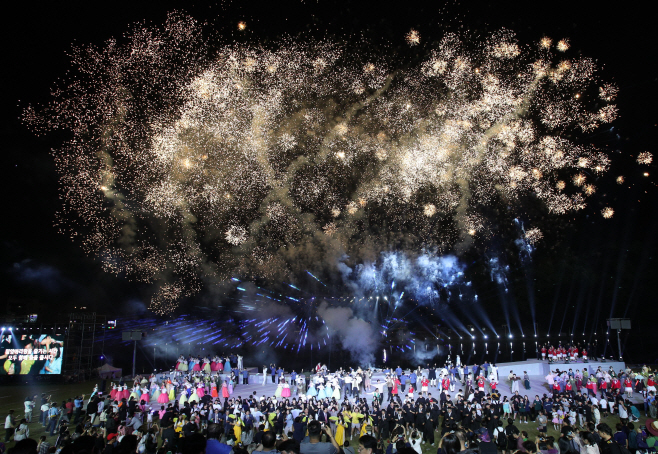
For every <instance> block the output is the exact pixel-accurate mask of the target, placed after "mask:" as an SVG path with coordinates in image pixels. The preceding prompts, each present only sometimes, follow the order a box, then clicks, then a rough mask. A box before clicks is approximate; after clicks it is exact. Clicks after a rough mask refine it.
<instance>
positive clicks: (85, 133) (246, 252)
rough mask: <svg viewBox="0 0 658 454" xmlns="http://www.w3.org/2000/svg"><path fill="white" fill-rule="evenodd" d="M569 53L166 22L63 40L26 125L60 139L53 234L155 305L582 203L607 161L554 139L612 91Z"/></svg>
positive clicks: (593, 120) (533, 238)
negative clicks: (48, 92) (266, 37)
mask: <svg viewBox="0 0 658 454" xmlns="http://www.w3.org/2000/svg"><path fill="white" fill-rule="evenodd" d="M407 40H408V42H409V44H410V45H415V44H418V43H419V42H420V35H419V34H418V32H416V31H412V32H410V34H409V35H408V36H407ZM569 46H570V44H569V42H568V41H567V40H559V41H557V43H553V40H551V39H550V38H547V37H545V38H543V39H541V41H540V42H539V43H538V44H537V45H535V46H522V45H520V44H519V43H518V42H517V40H516V38H515V36H514V34H513V33H512V32H510V31H509V30H501V31H498V32H496V33H493V34H491V35H490V36H489V37H488V38H486V39H485V40H483V41H482V40H480V41H477V42H473V40H469V39H465V38H464V37H462V36H460V35H456V34H446V35H445V36H444V38H443V39H442V40H441V41H440V42H439V44H438V45H436V46H435V47H434V48H433V49H430V50H429V51H428V52H427V54H426V55H425V58H424V59H423V61H422V62H421V63H420V64H419V65H418V66H416V67H412V68H407V69H399V68H396V67H395V58H394V57H391V58H386V56H382V55H368V54H363V53H360V54H359V53H355V52H353V51H352V50H351V49H350V48H348V47H347V46H346V45H339V44H336V43H332V42H327V41H323V42H308V43H301V42H292V41H290V40H282V41H281V42H280V43H279V44H278V47H276V49H275V50H271V49H266V48H265V47H260V46H257V45H239V44H235V45H231V46H226V47H223V48H221V49H219V51H218V52H209V45H208V44H207V42H206V40H205V38H204V36H203V33H202V27H201V26H200V25H199V24H197V23H196V22H195V21H194V20H193V19H191V18H189V17H185V16H180V15H175V14H173V15H171V16H170V17H169V19H168V21H167V23H166V24H165V25H164V27H163V28H162V29H161V30H159V29H157V28H143V27H142V28H139V27H137V28H136V29H135V30H134V31H133V32H132V34H131V35H130V36H129V37H128V43H127V44H118V43H117V42H116V41H114V40H111V41H109V42H108V43H107V45H106V46H105V47H104V48H102V49H96V48H93V47H79V48H76V49H74V52H73V54H72V59H73V63H74V65H75V66H76V67H77V70H78V74H77V76H75V77H72V78H71V79H70V80H69V81H68V82H66V83H64V84H62V85H61V86H60V87H58V89H57V90H55V91H54V97H55V98H54V100H53V102H52V103H51V104H50V105H49V106H46V107H45V108H44V109H42V110H40V111H37V110H36V109H33V108H31V107H30V108H27V109H26V110H25V115H24V117H25V121H26V122H28V123H29V124H30V125H31V126H32V127H33V128H34V130H35V131H38V132H40V131H42V130H45V129H68V130H70V131H71V132H72V139H71V140H69V141H68V142H66V143H65V144H64V145H63V146H62V147H61V148H60V149H59V150H56V151H55V152H54V155H55V159H56V163H57V166H58V171H59V173H60V176H61V187H62V193H63V196H64V197H63V198H64V209H63V210H62V212H61V213H60V226H61V228H62V230H63V231H68V232H69V233H70V235H71V236H72V237H74V238H79V239H81V241H82V244H83V246H84V248H85V250H86V251H88V252H89V253H91V254H95V255H96V256H98V257H99V258H100V259H101V260H102V261H103V264H104V266H105V269H106V270H108V271H110V272H114V273H117V274H122V275H127V276H129V277H130V278H133V279H136V280H139V281H144V282H149V283H155V284H156V285H157V287H158V290H157V291H156V293H155V295H154V297H153V299H152V301H151V309H152V310H154V311H155V312H157V313H161V314H162V313H167V312H169V311H171V310H173V309H174V308H175V307H176V306H177V304H178V303H179V302H180V301H181V299H183V298H185V297H187V296H190V295H193V294H195V293H197V292H198V291H199V290H200V289H201V288H202V287H203V286H204V285H205V284H207V283H208V282H210V281H213V280H215V281H224V280H227V279H229V278H230V277H231V276H232V275H238V276H249V279H251V278H253V277H258V278H265V279H268V280H270V281H271V282H274V281H278V282H281V281H284V280H285V281H292V282H296V280H295V276H299V275H301V274H303V273H304V272H306V273H308V274H309V275H311V276H312V277H313V278H314V279H316V280H317V281H318V282H319V283H321V284H322V285H323V286H325V284H324V283H323V281H321V280H320V278H318V277H316V276H315V275H313V274H311V273H310V272H308V271H307V269H309V268H310V269H313V270H318V264H321V265H320V266H322V269H320V270H318V273H320V272H323V273H325V274H324V275H323V274H320V275H321V276H326V275H331V274H333V275H339V274H340V271H339V263H340V261H341V258H342V257H344V256H349V257H350V260H351V261H352V263H353V264H354V265H356V264H364V263H367V262H368V261H372V260H373V257H377V256H378V254H379V253H380V252H382V251H389V250H396V249H397V248H399V247H400V246H399V238H401V237H404V238H405V246H404V250H405V252H407V253H409V254H410V255H414V254H416V253H417V251H419V250H430V251H439V252H441V253H444V252H449V251H457V252H459V251H462V250H464V249H465V248H468V247H470V245H471V244H472V243H473V242H475V241H486V240H487V239H488V238H489V237H490V236H491V235H492V234H493V233H495V232H492V231H491V229H492V228H493V227H492V225H493V224H495V223H492V222H491V220H490V219H488V216H489V215H488V214H486V213H487V211H488V210H487V209H485V208H486V207H491V206H494V205H496V204H499V203H504V204H505V206H507V207H508V209H509V211H510V215H511V216H512V217H516V216H518V215H519V213H524V212H525V208H524V207H523V204H522V202H521V200H522V199H523V198H524V197H525V196H533V197H535V198H537V199H539V200H541V201H542V202H543V203H544V204H545V206H546V208H547V210H548V211H550V212H552V213H555V214H564V213H567V212H572V211H576V210H581V209H583V208H585V207H586V206H587V198H588V197H591V196H593V195H594V194H595V193H596V187H595V186H594V185H593V184H592V183H591V181H590V180H592V178H588V177H587V175H588V174H590V175H591V174H596V175H600V174H603V173H605V172H606V171H607V170H608V167H609V158H608V156H607V155H606V153H605V152H602V151H600V150H597V149H596V148H595V147H594V146H588V145H583V144H580V143H579V144H576V143H574V142H573V141H572V140H571V139H570V137H571V135H574V134H576V135H577V134H578V133H582V132H589V131H592V130H594V129H595V128H597V127H598V126H600V125H602V124H605V123H609V122H611V121H613V120H614V118H615V117H616V112H617V110H616V107H615V105H614V104H612V103H613V102H614V99H615V96H616V95H617V88H616V87H615V86H613V85H611V84H608V83H599V81H598V79H597V73H596V71H597V68H596V65H595V64H594V62H593V61H592V60H591V59H588V58H585V57H578V56H574V55H571V54H570V53H569ZM208 55H214V56H215V57H213V58H212V59H211V58H209V57H208ZM651 159H652V156H651V155H650V154H648V153H643V154H641V155H640V156H638V163H640V164H648V163H650V162H651ZM622 181H623V180H622ZM613 213H614V211H613V209H612V208H609V207H608V208H606V209H605V210H603V211H602V215H603V216H604V217H611V216H612V215H613ZM541 238H542V232H541V231H540V230H539V229H538V228H536V227H534V226H532V225H530V226H529V227H528V228H527V230H526V240H527V242H529V243H530V244H533V243H535V242H538V241H540V240H541ZM375 260H376V259H375ZM329 272H331V273H329ZM323 280H325V279H324V277H323ZM325 282H327V281H326V280H325ZM288 285H290V286H292V287H293V288H296V287H294V286H293V284H288ZM268 298H269V297H268ZM284 299H289V300H292V301H295V302H297V301H298V300H297V299H295V298H294V297H286V298H284ZM306 334H307V332H306ZM306 334H304V342H306ZM301 335H302V334H301V332H300V336H301Z"/></svg>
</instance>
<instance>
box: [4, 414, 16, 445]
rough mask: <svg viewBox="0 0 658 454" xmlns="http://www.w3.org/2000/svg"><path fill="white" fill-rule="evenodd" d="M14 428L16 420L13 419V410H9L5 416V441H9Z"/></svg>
mask: <svg viewBox="0 0 658 454" xmlns="http://www.w3.org/2000/svg"><path fill="white" fill-rule="evenodd" d="M15 428H16V421H15V419H14V410H9V412H8V413H7V417H6V418H5V443H7V442H9V440H10V439H11V437H12V436H13V435H14V430H15Z"/></svg>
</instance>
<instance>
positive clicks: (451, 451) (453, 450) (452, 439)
mask: <svg viewBox="0 0 658 454" xmlns="http://www.w3.org/2000/svg"><path fill="white" fill-rule="evenodd" d="M461 446H462V443H461V441H460V440H459V437H457V435H456V434H454V433H447V434H446V435H445V436H444V437H443V440H442V442H441V448H442V450H443V452H444V453H445V454H457V453H458V452H460V451H461V450H462V448H461ZM398 452H400V451H399V450H398Z"/></svg>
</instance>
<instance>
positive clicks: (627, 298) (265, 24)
mask: <svg viewBox="0 0 658 454" xmlns="http://www.w3.org/2000/svg"><path fill="white" fill-rule="evenodd" d="M60 3H61V2H43V4H42V5H38V4H37V5H35V4H34V3H29V2H18V3H16V4H14V5H13V6H12V14H11V15H5V23H4V24H3V27H1V30H0V33H2V36H3V39H2V42H3V43H4V46H3V52H2V53H3V67H4V68H5V69H4V71H3V85H2V86H3V90H2V92H1V93H0V99H1V103H2V109H1V110H0V112H1V115H2V121H1V122H0V137H1V138H2V146H3V153H2V157H1V159H0V163H1V164H0V165H1V172H2V189H3V190H2V195H3V201H4V210H3V214H4V216H3V218H4V219H3V221H4V222H3V226H4V228H3V232H4V233H3V235H2V239H1V240H2V242H1V244H0V280H1V282H2V287H3V298H2V302H3V304H5V305H6V308H5V310H4V311H3V313H7V312H13V313H16V314H21V313H28V312H40V313H46V312H48V311H49V312H51V313H54V312H60V311H63V312H66V311H69V310H72V309H73V308H74V307H76V306H89V307H96V308H98V310H99V311H100V310H102V309H101V308H103V307H112V308H113V310H114V311H118V310H121V309H120V308H121V307H123V305H124V304H126V302H127V301H130V300H136V299H137V300H138V299H143V298H144V295H145V294H147V293H148V292H147V291H146V289H145V288H144V287H142V286H140V285H137V284H134V283H130V282H127V281H125V280H123V279H120V278H116V277H114V276H110V275H107V274H104V273H103V272H102V271H101V269H100V266H99V264H98V263H96V262H95V261H93V260H91V259H90V258H88V257H86V256H85V255H84V253H83V252H82V251H81V249H80V248H79V247H78V245H76V244H74V243H72V242H71V240H69V239H68V238H67V237H65V236H64V235H60V234H58V232H57V229H56V228H55V227H54V222H55V212H56V211H57V209H58V208H59V206H60V203H59V200H58V183H57V175H56V172H55V168H54V164H53V160H52V157H51V156H50V155H49V150H50V149H51V148H53V147H56V146H57V145H58V144H59V143H60V141H61V139H62V136H58V134H50V135H47V136H45V137H41V138H37V137H34V136H33V135H32V134H31V133H30V132H29V131H28V130H27V128H25V127H24V126H22V125H21V123H20V121H19V119H18V118H19V115H20V112H21V107H24V106H25V105H27V104H28V103H32V104H38V103H42V102H45V101H47V100H48V96H49V90H50V88H51V87H52V85H53V83H54V81H56V80H57V79H58V78H60V77H63V76H64V75H65V73H66V71H67V69H68V67H69V59H68V57H67V56H66V52H67V51H68V50H69V49H70V46H71V44H72V43H79V44H83V43H95V44H98V45H102V43H103V42H104V41H105V40H107V39H109V38H111V37H120V36H121V34H122V33H124V32H125V31H127V30H128V28H129V25H130V24H131V23H133V22H138V21H146V22H147V23H154V24H159V23H162V22H163V21H164V20H165V18H166V14H167V12H168V11H171V10H173V9H180V10H182V11H185V12H187V13H189V14H191V15H192V16H194V17H195V18H197V19H199V20H200V21H209V22H211V23H214V24H215V26H216V28H217V30H218V32H219V33H225V37H226V40H227V41H228V42H230V41H231V39H232V37H231V34H233V33H235V25H236V24H237V22H238V21H240V20H244V21H246V22H247V24H248V31H249V33H250V34H251V36H253V37H254V38H255V39H259V40H273V39H275V38H277V37H278V36H281V35H284V34H290V35H293V36H294V35H297V34H298V33H301V32H306V33H309V34H311V35H313V36H316V37H322V36H324V35H325V34H326V35H332V34H333V35H336V36H338V37H350V36H351V37H354V36H360V35H364V36H365V37H367V38H369V39H371V40H372V41H375V42H377V41H390V42H392V43H396V45H404V42H403V36H404V35H405V34H406V33H407V32H408V31H409V29H411V28H415V29H417V30H418V31H419V32H420V33H421V36H422V37H423V39H427V40H438V39H440V37H441V35H442V33H444V32H445V31H446V30H454V29H459V27H460V24H461V25H463V26H464V27H467V28H469V29H471V30H478V31H482V32H486V31H491V30H495V29H496V28H499V27H507V28H510V29H512V30H514V31H516V32H517V34H518V36H519V38H520V40H521V42H524V43H530V42H535V41H537V40H539V39H540V38H541V37H542V36H544V35H548V36H551V37H553V38H555V39H560V38H563V37H568V38H569V39H570V41H571V44H572V46H573V48H574V49H576V51H577V52H580V53H582V54H583V55H587V56H590V57H592V58H594V59H596V60H597V61H598V63H599V64H600V65H601V66H603V68H604V71H603V73H602V74H603V77H604V79H606V80H610V81H614V82H615V83H617V84H618V85H619V88H620V95H619V100H618V106H619V109H620V118H619V119H618V120H617V121H616V122H615V123H614V124H613V126H614V130H613V131H612V132H611V131H607V132H606V133H605V134H602V135H601V136H599V137H594V138H593V140H594V141H597V143H599V144H600V146H602V147H606V148H608V149H610V150H613V151H615V153H614V155H613V156H614V161H613V165H612V170H611V175H615V174H624V175H625V176H626V178H627V184H624V185H623V187H620V186H616V185H609V186H605V185H604V186H603V190H602V192H603V194H601V195H599V196H598V197H601V199H599V200H603V201H605V203H607V204H609V205H611V206H613V207H614V208H615V210H616V215H615V217H614V218H613V219H612V220H609V221H604V220H603V219H601V217H600V215H599V214H598V210H594V209H592V210H585V212H583V213H579V214H578V215H576V216H574V215H572V216H570V217H568V218H567V219H561V220H559V222H556V223H555V224H554V226H555V231H552V232H551V231H549V232H548V233H547V236H548V239H549V241H547V243H548V244H543V245H542V246H540V251H539V252H538V253H537V256H536V257H535V265H534V273H535V274H536V277H537V278H538V281H537V282H538V283H537V284H536V288H535V289H534V290H533V292H536V299H537V301H538V304H539V305H540V306H541V307H542V308H543V309H542V310H543V311H544V312H543V313H547V314H550V313H551V311H550V310H549V309H547V308H546V306H550V305H552V304H553V303H557V304H558V306H557V307H558V312H560V313H561V314H560V315H556V316H555V322H554V323H560V322H562V321H563V320H564V317H563V315H564V314H567V316H569V315H571V314H573V315H574V316H577V313H578V312H579V311H583V313H587V314H590V313H593V312H591V311H586V310H585V308H586V307H587V306H588V305H590V306H591V305H602V307H603V308H604V309H602V313H601V314H602V315H601V317H602V318H605V317H607V316H608V315H609V313H610V310H611V308H612V312H613V315H614V316H631V317H633V318H634V319H637V320H638V325H637V326H641V325H642V323H643V322H642V321H641V320H642V319H646V318H645V317H643V316H644V315H645V314H646V315H652V316H653V317H655V315H656V312H658V311H656V310H655V309H651V308H650V306H655V294H656V290H657V289H658V288H657V285H656V283H655V276H656V271H658V270H657V269H656V264H655V254H656V242H655V233H656V230H657V229H656V227H658V211H657V210H656V208H657V204H656V187H655V181H656V180H655V176H654V172H655V163H654V164H652V165H651V166H638V165H636V164H635V162H634V160H635V157H636V156H637V154H638V153H640V152H642V151H651V152H653V153H654V154H655V152H656V147H655V136H656V132H658V127H657V126H656V122H657V121H658V120H657V115H656V113H655V112H656V106H658V90H657V88H656V85H657V84H656V80H657V77H658V72H657V71H656V70H657V68H656V58H655V56H656V52H655V50H654V41H655V39H654V38H655V32H653V30H654V23H653V22H654V17H653V16H652V15H651V14H649V13H648V12H647V11H642V10H640V9H638V8H636V7H635V6H634V5H633V4H631V3H628V2H626V3H624V2H619V3H617V4H616V6H614V7H603V6H602V5H603V4H602V3H601V2H574V1H569V2H565V1H559V2H527V1H524V2H504V1H501V2H489V3H480V2H469V4H468V5H464V4H462V5H450V6H447V7H444V6H439V5H440V2H412V1H407V2H396V3H395V5H396V6H395V7H391V6H390V5H392V4H391V3H388V2H366V1H359V2H336V1H330V2H324V1H318V2H316V1H307V2H299V1H289V2H280V1H268V2H264V1H259V2H234V3H233V4H231V3H227V4H223V5H222V4H217V3H200V2H195V3H193V4H192V3H191V2H178V3H175V2H124V1H116V2H107V3H98V2H64V3H65V4H66V6H61V5H60ZM471 3H472V4H471ZM643 172H648V173H649V176H648V177H646V176H643ZM550 241H556V242H557V243H556V244H557V246H558V250H556V248H555V244H550ZM522 282H523V280H521V281H519V285H520V286H521V287H522V289H521V290H520V293H523V292H526V290H527V289H526V287H525V284H523V283H522ZM541 291H544V294H541ZM546 293H549V295H548V296H544V295H546ZM612 302H614V305H613V304H612ZM567 318H568V317H567ZM654 319H655V318H654ZM644 328H645V329H648V328H649V325H648V324H647V325H644ZM646 332H647V331H645V333H646Z"/></svg>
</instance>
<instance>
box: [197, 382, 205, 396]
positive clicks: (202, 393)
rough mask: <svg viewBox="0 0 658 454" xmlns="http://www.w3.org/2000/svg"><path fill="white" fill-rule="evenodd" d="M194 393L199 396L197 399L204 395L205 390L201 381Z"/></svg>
mask: <svg viewBox="0 0 658 454" xmlns="http://www.w3.org/2000/svg"><path fill="white" fill-rule="evenodd" d="M196 395H197V396H199V399H201V398H202V397H203V396H204V395H205V392H204V390H203V383H199V384H198V385H197V386H196Z"/></svg>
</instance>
